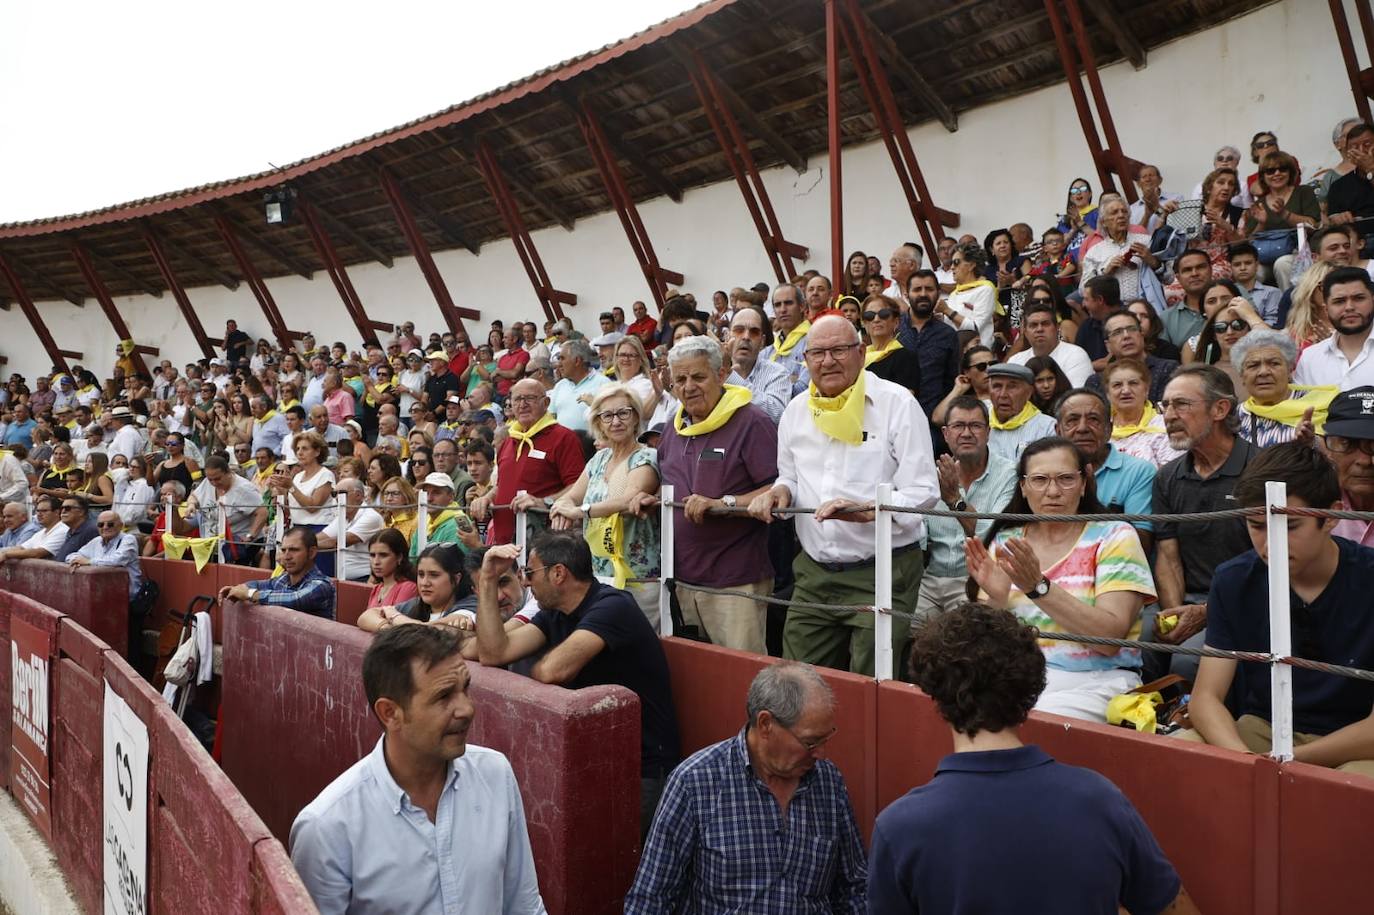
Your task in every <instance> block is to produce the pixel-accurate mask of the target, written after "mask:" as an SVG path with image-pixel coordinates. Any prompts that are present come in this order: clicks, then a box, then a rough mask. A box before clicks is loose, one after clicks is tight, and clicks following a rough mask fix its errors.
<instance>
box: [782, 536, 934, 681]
mask: <svg viewBox="0 0 1374 915" xmlns="http://www.w3.org/2000/svg"><path fill="white" fill-rule="evenodd" d="M924 566H925V564H924V562H923V560H922V557H921V551H920V550H909V551H908V552H905V553H902V554H901V555H899V556H894V557H893V559H892V609H894V610H897V611H900V612H902V613H908V614H909V613H911V612H912V611H913V610H915V609H916V596H917V594H918V593H919V592H920V590H921V573H922V571H923V570H924ZM792 571H793V574H794V575H795V576H796V579H797V584H796V587H795V589H794V590H793V591H792V599H793V600H795V601H803V602H806V603H812V604H831V605H835V606H869V605H872V603H873V567H872V566H866V567H862V568H857V569H848V570H846V571H844V572H831V571H829V570H827V569H823V568H821V567H820V566H819V565H817V564H816V562H815V560H813V559H812V558H811V557H810V556H808V555H806V551H805V550H802V551H801V552H799V553H797V558H796V559H795V560H794V561H793V562H792ZM873 620H874V614H872V613H869V612H859V611H851V610H813V609H811V608H807V607H788V608H787V622H786V623H785V624H784V626H783V630H782V656H783V657H784V658H788V659H790V660H795V661H805V662H806V663H808V664H818V665H821V666H824V667H838V668H840V669H844V666H845V662H846V659H847V660H848V667H849V670H851V671H853V672H854V673H856V674H863V675H864V676H866V677H871V676H873ZM910 634H911V624H910V622H909V620H908V618H906V617H896V618H894V619H893V621H892V656H893V665H892V668H893V673H894V675H895V674H896V673H897V672H898V671H900V670H902V669H903V668H904V666H905V665H904V664H903V662H902V652H903V650H904V649H905V648H906V643H907V640H908V638H909V637H910Z"/></svg>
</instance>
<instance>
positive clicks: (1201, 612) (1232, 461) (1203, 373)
mask: <svg viewBox="0 0 1374 915" xmlns="http://www.w3.org/2000/svg"><path fill="white" fill-rule="evenodd" d="M1236 404H1237V398H1236V389H1235V386H1234V385H1233V384H1232V383H1231V378H1230V376H1228V375H1227V374H1226V373H1225V372H1223V371H1222V370H1221V369H1219V368H1217V367H1216V366H1214V365H1197V364H1194V365H1185V366H1183V367H1182V368H1180V369H1178V370H1177V371H1175V372H1174V374H1173V377H1172V378H1170V379H1169V384H1168V386H1167V387H1166V388H1165V389H1164V399H1163V400H1161V401H1160V403H1159V407H1160V412H1161V413H1162V414H1163V416H1164V428H1165V430H1166V431H1167V432H1168V434H1169V444H1170V445H1172V446H1173V447H1174V448H1176V449H1178V450H1179V451H1183V452H1186V453H1185V454H1183V455H1182V456H1180V457H1177V458H1175V459H1174V460H1172V461H1170V462H1169V463H1167V464H1165V465H1164V466H1163V467H1161V468H1159V473H1158V474H1157V475H1156V476H1155V484H1154V497H1153V500H1152V501H1153V506H1154V511H1155V514H1178V513H1185V512H1187V513H1191V512H1210V511H1218V510H1221V509H1228V508H1235V507H1236V503H1235V500H1234V499H1232V497H1231V490H1232V489H1233V488H1234V487H1235V485H1236V481H1237V480H1238V479H1239V478H1240V474H1241V471H1243V470H1244V469H1245V466H1246V465H1247V464H1249V463H1250V461H1251V460H1253V459H1254V457H1255V455H1257V454H1259V449H1258V448H1256V447H1255V446H1254V445H1252V444H1250V443H1249V442H1247V441H1246V440H1245V439H1243V438H1240V437H1238V436H1237V435H1236V429H1237V426H1238V424H1239V421H1238V419H1237V417H1236ZM1154 526H1155V542H1156V543H1157V545H1158V548H1157V553H1156V556H1155V565H1154V575H1155V585H1156V587H1157V588H1158V589H1159V603H1158V605H1157V607H1158V609H1157V610H1156V611H1155V612H1151V611H1150V610H1149V609H1147V610H1146V611H1145V613H1144V615H1143V619H1142V620H1141V638H1142V639H1144V640H1145V641H1154V640H1156V639H1157V640H1158V641H1161V642H1168V643H1170V644H1173V645H1189V646H1194V647H1198V646H1201V644H1202V638H1203V634H1204V632H1203V630H1204V629H1205V627H1206V625H1207V592H1208V591H1209V590H1210V589H1211V583H1212V573H1213V571H1214V570H1215V569H1216V567H1217V566H1218V565H1220V564H1221V563H1223V562H1225V561H1226V560H1228V559H1231V558H1233V557H1236V556H1239V555H1240V554H1241V553H1244V552H1245V551H1246V550H1248V549H1250V537H1249V535H1248V534H1247V533H1246V531H1245V522H1244V521H1243V520H1241V519H1238V518H1235V519H1229V520H1224V521H1207V522H1203V523H1192V524H1175V523H1173V522H1164V521H1156V522H1155V525H1154ZM1159 619H1165V620H1169V621H1170V623H1168V624H1166V625H1165V626H1160V625H1157V620H1159ZM1165 628H1168V631H1167V632H1164V631H1162V630H1163V629H1165ZM1144 656H1145V657H1144V669H1143V670H1142V672H1141V678H1142V679H1143V680H1145V681H1146V682H1148V681H1150V680H1153V679H1155V678H1157V677H1159V676H1162V675H1163V674H1164V673H1167V672H1168V670H1169V668H1170V664H1169V657H1170V656H1168V655H1160V654H1158V653H1157V652H1148V651H1147V652H1144ZM1173 658H1174V660H1173V664H1172V669H1173V670H1174V672H1175V673H1178V674H1181V675H1182V676H1184V677H1187V678H1188V679H1190V680H1191V679H1193V676H1194V675H1195V674H1196V673H1197V659H1196V658H1185V657H1184V656H1182V655H1176V656H1173Z"/></svg>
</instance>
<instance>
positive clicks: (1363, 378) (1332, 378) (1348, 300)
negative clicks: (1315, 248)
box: [1293, 267, 1374, 391]
mask: <svg viewBox="0 0 1374 915" xmlns="http://www.w3.org/2000/svg"><path fill="white" fill-rule="evenodd" d="M1322 293H1323V294H1324V295H1325V297H1326V318H1327V320H1328V321H1330V322H1331V327H1332V329H1334V330H1335V333H1333V334H1332V335H1331V336H1329V337H1327V338H1326V339H1325V340H1323V341H1322V342H1320V343H1317V344H1314V345H1312V346H1309V347H1308V348H1307V349H1306V350H1304V351H1303V353H1302V356H1301V357H1300V358H1299V359H1298V368H1297V371H1296V372H1294V373H1293V382H1294V384H1310V385H1334V386H1335V387H1337V388H1338V389H1340V390H1342V391H1348V390H1350V389H1351V388H1358V387H1363V386H1365V385H1374V340H1371V339H1370V334H1369V330H1370V323H1371V322H1374V279H1370V277H1369V274H1368V273H1367V272H1365V271H1364V270H1363V269H1361V268H1360V267H1339V268H1337V269H1335V270H1332V271H1331V272H1330V273H1328V274H1327V275H1326V279H1324V280H1323V281H1322Z"/></svg>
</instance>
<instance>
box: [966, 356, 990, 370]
mask: <svg viewBox="0 0 1374 915" xmlns="http://www.w3.org/2000/svg"><path fill="white" fill-rule="evenodd" d="M993 365H996V363H995V362H993V361H992V360H991V359H989V360H988V361H987V362H970V363H969V364H968V371H970V372H986V371H987V370H988V369H989V368H990V367H991V366H993Z"/></svg>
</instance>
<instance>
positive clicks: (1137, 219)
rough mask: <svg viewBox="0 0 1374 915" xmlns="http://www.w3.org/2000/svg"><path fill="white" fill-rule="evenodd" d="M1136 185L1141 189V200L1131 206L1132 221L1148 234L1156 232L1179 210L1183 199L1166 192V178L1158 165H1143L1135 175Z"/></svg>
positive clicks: (1132, 223)
mask: <svg viewBox="0 0 1374 915" xmlns="http://www.w3.org/2000/svg"><path fill="white" fill-rule="evenodd" d="M1135 183H1136V184H1137V185H1138V186H1139V187H1140V199H1139V200H1137V201H1136V202H1135V203H1133V204H1131V209H1130V221H1131V225H1133V226H1141V227H1142V228H1144V229H1145V231H1146V232H1154V230H1155V229H1158V228H1160V227H1161V226H1163V225H1164V220H1165V218H1166V217H1167V216H1168V215H1169V214H1170V213H1172V212H1174V211H1175V210H1177V209H1178V204H1179V201H1180V200H1181V199H1182V198H1181V197H1179V196H1178V195H1177V194H1170V193H1167V192H1166V191H1164V190H1163V189H1162V188H1163V186H1164V176H1163V175H1162V174H1161V173H1160V171H1159V166H1158V165H1142V166H1140V168H1139V169H1137V170H1136V173H1135Z"/></svg>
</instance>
